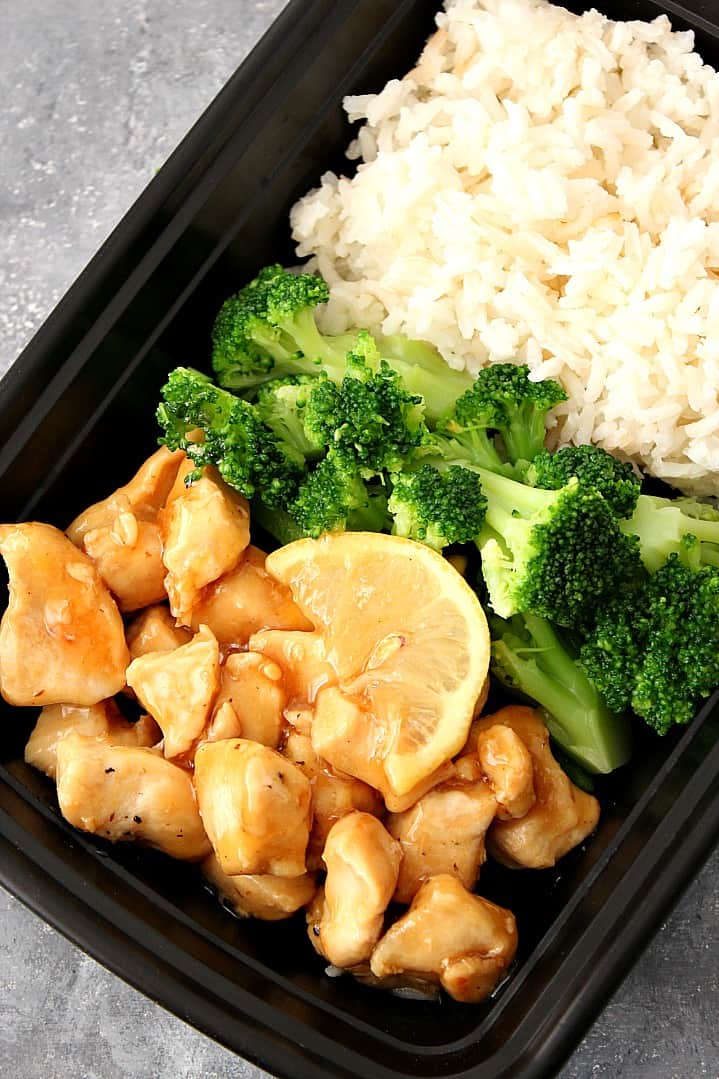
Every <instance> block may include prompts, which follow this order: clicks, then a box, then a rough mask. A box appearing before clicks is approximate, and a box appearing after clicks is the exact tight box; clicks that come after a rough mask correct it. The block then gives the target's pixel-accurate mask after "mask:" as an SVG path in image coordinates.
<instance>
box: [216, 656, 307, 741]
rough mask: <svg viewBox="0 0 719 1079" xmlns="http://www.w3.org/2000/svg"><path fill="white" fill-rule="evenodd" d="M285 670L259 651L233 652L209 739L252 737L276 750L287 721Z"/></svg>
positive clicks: (225, 669)
mask: <svg viewBox="0 0 719 1079" xmlns="http://www.w3.org/2000/svg"><path fill="white" fill-rule="evenodd" d="M286 700H287V695H286V693H285V689H284V686H283V684H282V671H281V669H280V668H279V667H278V666H277V664H276V663H275V662H274V661H273V660H271V659H268V658H267V657H266V656H263V655H261V654H260V653H259V652H232V653H231V654H230V655H229V656H228V657H227V659H226V660H225V662H224V663H223V665H222V668H221V671H220V692H219V693H218V695H217V698H216V700H215V704H214V709H213V714H212V719H211V721H210V725H209V727H208V729H207V731H206V732H205V735H204V737H205V739H206V740H207V741H208V742H216V741H218V740H219V739H221V738H249V739H251V740H252V741H253V742H260V743H261V744H262V745H263V746H269V747H270V748H271V749H276V748H277V747H278V745H279V744H280V739H281V738H282V732H283V730H284V726H285V722H284V718H283V711H284V707H285V703H286Z"/></svg>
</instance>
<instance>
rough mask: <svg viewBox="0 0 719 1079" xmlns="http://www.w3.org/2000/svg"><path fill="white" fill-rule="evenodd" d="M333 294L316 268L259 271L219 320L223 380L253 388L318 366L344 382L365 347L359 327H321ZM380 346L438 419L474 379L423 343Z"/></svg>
mask: <svg viewBox="0 0 719 1079" xmlns="http://www.w3.org/2000/svg"><path fill="white" fill-rule="evenodd" d="M328 298H329V290H328V288H327V285H326V283H325V282H324V281H323V280H322V278H321V277H318V276H316V275H314V274H293V273H289V271H287V270H284V269H283V268H282V267H281V266H279V265H273V266H266V267H265V268H264V269H263V270H261V271H260V272H259V274H258V275H257V277H256V278H255V279H254V280H253V281H251V282H250V283H249V284H248V285H246V286H245V287H244V288H243V289H240V291H239V292H238V293H236V294H235V295H234V296H230V298H229V299H228V300H226V301H225V303H224V304H223V305H222V308H221V309H220V312H219V314H218V316H217V319H216V321H215V325H214V329H213V332H212V344H213V349H212V364H213V368H214V370H215V373H216V375H217V379H218V381H219V383H220V385H221V386H224V387H226V388H227V389H231V390H238V391H239V390H247V389H251V388H252V387H253V386H257V385H260V384H261V383H262V382H266V381H267V380H268V379H271V378H284V377H285V376H287V375H300V374H313V373H316V372H317V370H318V368H320V369H321V370H323V371H324V372H325V374H326V375H327V376H328V377H329V378H331V379H332V380H333V381H334V382H341V381H342V379H343V378H344V376H345V374H346V373H347V361H346V356H347V353H348V352H351V351H357V350H358V349H359V351H362V348H363V346H362V344H361V343H360V344H358V335H359V334H360V333H361V331H359V330H357V331H355V332H351V333H347V334H341V335H339V336H336V337H333V336H331V335H328V334H323V333H321V332H320V330H319V329H318V327H317V323H316V322H315V317H314V311H315V308H316V307H317V305H318V304H322V303H325V302H326V301H327V299H328ZM365 336H366V337H367V338H369V339H370V340H372V339H371V338H370V335H369V334H365ZM373 343H374V342H373ZM379 345H380V352H381V355H382V357H383V358H384V359H385V360H386V361H387V362H388V363H389V365H390V367H391V368H392V369H393V370H395V371H396V372H397V373H398V374H399V375H400V377H401V378H402V381H403V383H404V385H405V388H406V390H407V392H408V393H410V394H419V395H421V396H422V397H423V399H424V401H425V405H426V409H427V416H428V417H429V418H430V419H432V420H434V419H436V418H437V416H439V415H440V414H441V413H442V412H444V411H445V410H446V409H447V408H449V407H450V405H451V404H452V402H453V401H454V400H455V398H457V397H458V396H459V394H461V393H462V392H463V391H464V390H466V389H467V387H468V386H469V385H470V384H471V378H470V376H469V375H467V374H465V373H464V372H460V371H453V370H452V369H451V368H449V367H448V366H447V364H446V363H445V362H444V360H443V359H442V357H441V356H440V354H439V353H438V352H437V351H436V349H433V348H432V346H431V345H427V344H425V343H424V342H421V341H409V340H408V339H406V338H403V337H388V338H383V339H381V340H380V342H379ZM377 360H379V353H378V355H377Z"/></svg>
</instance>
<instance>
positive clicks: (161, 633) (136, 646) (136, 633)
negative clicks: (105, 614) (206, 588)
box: [125, 603, 192, 659]
mask: <svg viewBox="0 0 719 1079" xmlns="http://www.w3.org/2000/svg"><path fill="white" fill-rule="evenodd" d="M125 637H126V639H127V647H128V648H129V649H130V656H131V658H132V659H137V658H138V657H139V656H146V655H147V653H148V652H171V651H172V650H173V649H174V648H179V647H180V645H181V644H187V642H188V641H191V640H192V634H191V633H190V631H189V630H187V629H184V628H183V627H182V626H176V625H175V619H174V618H173V617H172V615H171V614H170V611H169V609H168V608H167V607H166V606H165V605H164V604H163V603H158V604H156V605H155V606H153V607H148V608H147V610H145V611H142V612H141V613H140V614H138V615H137V617H136V618H134V619H133V620H132V622H130V624H129V626H128V627H127V630H126V631H125Z"/></svg>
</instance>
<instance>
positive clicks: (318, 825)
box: [284, 731, 384, 869]
mask: <svg viewBox="0 0 719 1079" xmlns="http://www.w3.org/2000/svg"><path fill="white" fill-rule="evenodd" d="M284 754H285V756H286V757H287V758H288V759H289V760H291V761H293V762H294V763H295V764H296V765H297V767H298V768H301V770H302V771H303V772H304V774H305V775H306V776H307V778H308V779H309V781H310V783H311V784H312V831H311V832H310V841H309V845H308V847H307V868H308V869H321V868H322V853H323V851H324V849H325V843H326V841H327V836H328V835H329V832H330V829H331V828H332V826H333V825H334V823H335V822H336V821H338V820H339V819H340V818H341V817H344V816H346V815H347V814H348V813H351V812H352V811H353V810H355V809H358V810H361V811H362V812H364V813H371V814H372V815H373V816H375V817H381V816H382V813H383V810H384V806H383V804H382V799H381V798H380V796H379V794H378V793H377V791H375V790H373V789H372V788H371V787H368V786H367V784H366V783H363V782H362V781H361V780H360V779H355V778H354V776H348V775H345V774H344V773H343V772H337V771H336V770H335V769H334V768H333V767H332V765H331V764H328V763H327V762H326V761H323V760H322V758H321V757H319V756H318V755H317V754H316V753H315V751H314V749H313V748H312V741H311V739H310V738H308V737H307V735H304V734H299V733H298V732H297V731H290V733H289V734H288V736H287V739H286V741H285V746H284Z"/></svg>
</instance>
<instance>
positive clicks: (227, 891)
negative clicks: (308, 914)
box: [202, 854, 317, 922]
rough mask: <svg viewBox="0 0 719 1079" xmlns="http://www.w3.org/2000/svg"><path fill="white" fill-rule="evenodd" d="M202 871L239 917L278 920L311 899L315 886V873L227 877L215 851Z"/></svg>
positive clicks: (304, 905) (287, 916) (289, 915)
mask: <svg viewBox="0 0 719 1079" xmlns="http://www.w3.org/2000/svg"><path fill="white" fill-rule="evenodd" d="M202 872H203V873H204V874H205V876H206V877H207V879H208V881H209V882H210V884H212V886H213V887H214V888H216V889H217V892H218V893H219V895H220V896H221V897H222V898H223V899H224V900H225V902H226V903H229V905H230V906H231V907H232V909H233V910H234V912H235V914H237V915H239V917H240V918H261V919H262V920H263V921H266V922H278V921H280V920H281V919H283V918H289V917H291V916H292V915H293V914H294V913H295V911H298V910H300V909H301V908H302V907H306V906H307V904H308V903H311V902H312V897H313V896H314V894H315V890H316V888H317V885H316V882H315V878H314V874H312V873H303V874H302V876H300V877H276V876H273V875H272V874H271V873H262V874H243V875H240V876H236V877H229V876H228V875H227V874H226V873H223V872H222V870H221V869H220V864H219V862H218V861H217V858H216V857H215V855H214V854H211V855H210V856H209V857H208V858H206V859H205V861H204V862H203V863H202Z"/></svg>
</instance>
